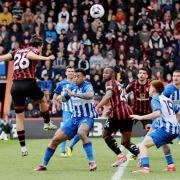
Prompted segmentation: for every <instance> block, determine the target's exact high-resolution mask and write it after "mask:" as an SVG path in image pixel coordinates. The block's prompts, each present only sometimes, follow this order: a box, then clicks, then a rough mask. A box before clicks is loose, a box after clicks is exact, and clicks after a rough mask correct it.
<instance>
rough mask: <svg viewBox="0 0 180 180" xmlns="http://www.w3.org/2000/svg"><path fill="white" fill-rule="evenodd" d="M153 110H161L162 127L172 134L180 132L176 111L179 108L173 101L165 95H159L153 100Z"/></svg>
mask: <svg viewBox="0 0 180 180" xmlns="http://www.w3.org/2000/svg"><path fill="white" fill-rule="evenodd" d="M151 108H152V111H153V112H154V111H157V110H160V111H161V113H162V117H161V118H160V128H162V127H163V128H164V129H165V131H166V132H168V133H171V134H179V131H180V130H179V124H178V121H177V119H176V113H177V112H178V111H179V108H178V107H177V106H176V105H175V104H174V103H173V101H172V100H171V99H169V98H167V97H166V96H164V95H159V96H156V97H154V98H153V99H152V100H151Z"/></svg>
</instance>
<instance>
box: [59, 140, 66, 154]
mask: <svg viewBox="0 0 180 180" xmlns="http://www.w3.org/2000/svg"><path fill="white" fill-rule="evenodd" d="M60 152H61V153H65V152H66V141H63V142H62V143H61V144H60Z"/></svg>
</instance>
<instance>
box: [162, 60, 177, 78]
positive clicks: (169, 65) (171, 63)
mask: <svg viewBox="0 0 180 180" xmlns="http://www.w3.org/2000/svg"><path fill="white" fill-rule="evenodd" d="M175 70H176V67H175V65H174V60H173V59H170V60H169V61H168V63H167V64H166V66H165V67H164V79H166V75H167V74H170V75H171V76H172V75H173V72H174V71H175Z"/></svg>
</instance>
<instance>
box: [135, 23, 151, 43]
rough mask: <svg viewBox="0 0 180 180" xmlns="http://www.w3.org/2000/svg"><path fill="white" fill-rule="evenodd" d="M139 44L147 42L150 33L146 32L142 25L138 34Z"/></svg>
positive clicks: (145, 26)
mask: <svg viewBox="0 0 180 180" xmlns="http://www.w3.org/2000/svg"><path fill="white" fill-rule="evenodd" d="M138 35H139V39H140V41H141V43H143V42H147V41H149V38H150V35H151V33H150V32H149V31H148V27H147V25H146V24H143V25H142V30H141V31H139V32H138Z"/></svg>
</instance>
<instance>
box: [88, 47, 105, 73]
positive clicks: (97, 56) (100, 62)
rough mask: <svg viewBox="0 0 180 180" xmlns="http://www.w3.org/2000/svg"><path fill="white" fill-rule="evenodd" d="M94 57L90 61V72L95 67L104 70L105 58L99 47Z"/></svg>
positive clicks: (95, 49)
mask: <svg viewBox="0 0 180 180" xmlns="http://www.w3.org/2000/svg"><path fill="white" fill-rule="evenodd" d="M93 50H94V53H93V55H92V56H91V57H90V59H89V64H90V70H92V69H93V68H94V66H95V65H99V66H100V68H101V69H102V67H103V57H102V55H101V53H100V51H99V48H98V47H95V48H94V49H93Z"/></svg>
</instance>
